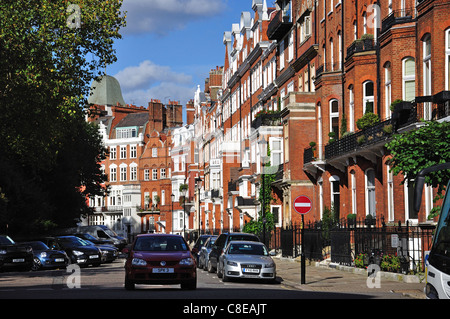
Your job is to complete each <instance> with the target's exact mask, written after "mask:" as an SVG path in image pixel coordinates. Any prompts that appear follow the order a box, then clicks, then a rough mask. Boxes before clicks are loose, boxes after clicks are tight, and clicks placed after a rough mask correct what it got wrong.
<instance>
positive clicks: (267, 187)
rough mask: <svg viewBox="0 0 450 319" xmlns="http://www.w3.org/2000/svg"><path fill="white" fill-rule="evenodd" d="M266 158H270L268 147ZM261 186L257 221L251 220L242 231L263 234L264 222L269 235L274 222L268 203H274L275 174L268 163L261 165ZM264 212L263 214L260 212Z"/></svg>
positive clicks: (268, 148)
mask: <svg viewBox="0 0 450 319" xmlns="http://www.w3.org/2000/svg"><path fill="white" fill-rule="evenodd" d="M267 158H270V147H267ZM262 165H263V169H262V174H261V182H260V184H261V186H260V188H259V197H258V199H259V202H260V203H261V210H260V211H259V212H258V215H259V216H258V219H253V220H251V221H249V222H248V223H247V224H245V226H244V228H243V231H244V232H246V233H252V234H256V235H261V234H262V233H263V223H264V222H265V224H266V225H265V229H266V233H270V232H271V231H272V230H273V229H274V225H275V221H274V216H273V214H272V212H271V211H270V203H272V202H273V201H274V197H273V190H272V183H273V182H274V181H275V177H276V172H274V170H275V169H274V168H273V167H272V166H271V163H270V161H266V162H265V163H263V164H262ZM263 211H264V212H265V213H264V214H263V213H262V212H263Z"/></svg>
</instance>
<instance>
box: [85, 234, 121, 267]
mask: <svg viewBox="0 0 450 319" xmlns="http://www.w3.org/2000/svg"><path fill="white" fill-rule="evenodd" d="M77 237H78V235H77ZM81 240H82V241H84V242H86V243H87V244H88V245H91V246H95V247H97V248H98V249H100V251H101V252H102V263H112V262H113V261H114V260H116V259H117V257H119V248H117V247H115V246H110V245H98V244H95V243H93V242H92V241H90V240H87V239H82V238H81Z"/></svg>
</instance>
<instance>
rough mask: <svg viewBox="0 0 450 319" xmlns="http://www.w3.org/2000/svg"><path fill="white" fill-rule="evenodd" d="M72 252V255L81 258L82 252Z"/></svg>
mask: <svg viewBox="0 0 450 319" xmlns="http://www.w3.org/2000/svg"><path fill="white" fill-rule="evenodd" d="M72 252H73V254H74V255H75V256H81V255H83V252H82V251H78V250H73V251H72Z"/></svg>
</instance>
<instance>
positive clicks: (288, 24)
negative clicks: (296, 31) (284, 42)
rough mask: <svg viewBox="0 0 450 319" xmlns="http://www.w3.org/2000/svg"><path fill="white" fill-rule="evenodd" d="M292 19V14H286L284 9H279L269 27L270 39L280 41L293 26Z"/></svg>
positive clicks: (268, 34)
mask: <svg viewBox="0 0 450 319" xmlns="http://www.w3.org/2000/svg"><path fill="white" fill-rule="evenodd" d="M292 25H293V24H292V19H291V17H290V15H285V13H284V12H283V10H279V11H278V13H277V15H276V16H275V17H274V18H273V19H272V21H270V23H269V27H268V28H267V36H268V37H269V40H277V41H280V40H281V39H282V38H283V37H284V36H285V35H286V34H287V33H288V32H289V30H291V28H292Z"/></svg>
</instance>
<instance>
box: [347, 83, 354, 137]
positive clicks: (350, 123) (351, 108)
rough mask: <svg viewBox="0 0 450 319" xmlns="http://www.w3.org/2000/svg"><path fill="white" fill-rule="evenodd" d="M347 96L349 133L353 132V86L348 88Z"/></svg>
mask: <svg viewBox="0 0 450 319" xmlns="http://www.w3.org/2000/svg"><path fill="white" fill-rule="evenodd" d="M348 96H349V112H348V113H349V119H348V124H349V125H348V129H349V131H350V132H354V131H355V91H354V90H353V84H351V85H350V86H349V87H348Z"/></svg>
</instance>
